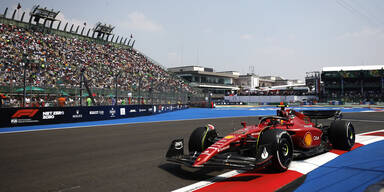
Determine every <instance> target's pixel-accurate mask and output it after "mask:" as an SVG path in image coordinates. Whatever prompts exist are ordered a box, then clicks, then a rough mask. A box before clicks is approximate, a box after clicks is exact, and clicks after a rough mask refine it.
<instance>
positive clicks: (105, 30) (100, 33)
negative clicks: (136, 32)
mask: <svg viewBox="0 0 384 192" xmlns="http://www.w3.org/2000/svg"><path fill="white" fill-rule="evenodd" d="M113 29H115V27H114V26H112V25H107V24H102V23H101V22H98V23H96V26H95V28H94V29H93V34H92V37H93V38H94V36H95V33H96V35H97V39H103V40H104V37H105V36H106V40H107V41H108V38H109V36H110V35H112V31H113Z"/></svg>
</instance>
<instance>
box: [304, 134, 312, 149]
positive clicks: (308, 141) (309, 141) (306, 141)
mask: <svg viewBox="0 0 384 192" xmlns="http://www.w3.org/2000/svg"><path fill="white" fill-rule="evenodd" d="M304 144H305V145H306V146H311V145H312V134H311V133H310V132H307V133H306V134H305V136H304Z"/></svg>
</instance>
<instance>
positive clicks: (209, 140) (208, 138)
mask: <svg viewBox="0 0 384 192" xmlns="http://www.w3.org/2000/svg"><path fill="white" fill-rule="evenodd" d="M216 137H217V132H216V130H212V129H209V127H208V126H207V127H198V128H196V129H195V130H194V131H193V132H192V134H191V136H190V137H189V143H188V148H189V152H191V153H192V152H196V151H197V152H202V151H204V150H205V149H207V148H208V147H209V146H211V145H212V144H213V143H215V139H216Z"/></svg>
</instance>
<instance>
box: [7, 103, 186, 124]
mask: <svg viewBox="0 0 384 192" xmlns="http://www.w3.org/2000/svg"><path fill="white" fill-rule="evenodd" d="M186 108H188V106H187V105H177V104H171V105H119V106H91V107H44V108H0V116H1V121H0V128H1V127H14V126H27V125H28V126H29V125H44V124H56V123H73V122H82V121H97V120H110V119H118V118H128V117H136V116H145V115H152V114H157V113H164V112H169V111H174V110H180V109H186Z"/></svg>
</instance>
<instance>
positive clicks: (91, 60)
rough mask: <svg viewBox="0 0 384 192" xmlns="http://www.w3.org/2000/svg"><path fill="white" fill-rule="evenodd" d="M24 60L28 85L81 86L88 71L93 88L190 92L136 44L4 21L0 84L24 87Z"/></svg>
mask: <svg viewBox="0 0 384 192" xmlns="http://www.w3.org/2000/svg"><path fill="white" fill-rule="evenodd" d="M25 64H27V66H26V69H27V70H26V71H27V73H26V83H27V85H29V86H36V87H62V88H76V87H77V88H78V87H80V79H81V77H80V76H81V69H84V71H85V72H84V73H85V76H86V77H87V79H88V80H89V82H88V83H89V86H90V87H91V88H99V89H110V90H112V89H114V88H115V81H116V79H117V85H118V89H119V90H126V91H136V90H137V89H139V88H140V91H143V92H145V91H154V92H156V91H157V92H162V91H165V90H170V89H171V88H173V89H175V90H178V91H181V90H182V91H185V92H191V91H192V89H191V87H190V86H189V85H187V84H185V83H184V81H183V80H181V79H180V78H177V77H174V76H172V74H170V73H169V72H167V71H166V70H165V69H164V68H162V67H161V66H159V65H157V64H155V63H153V62H151V61H150V60H149V59H148V58H147V57H145V56H144V55H142V54H141V53H140V52H138V51H136V50H134V49H133V48H130V47H127V46H125V47H123V46H119V45H114V44H111V43H98V42H96V41H94V40H92V39H89V40H84V39H79V38H76V37H75V36H73V37H64V36H59V35H56V34H50V33H42V32H38V31H33V30H28V29H25V28H21V27H17V26H15V25H7V24H0V84H1V86H11V87H12V86H13V87H22V86H23V72H24V65H25Z"/></svg>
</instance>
